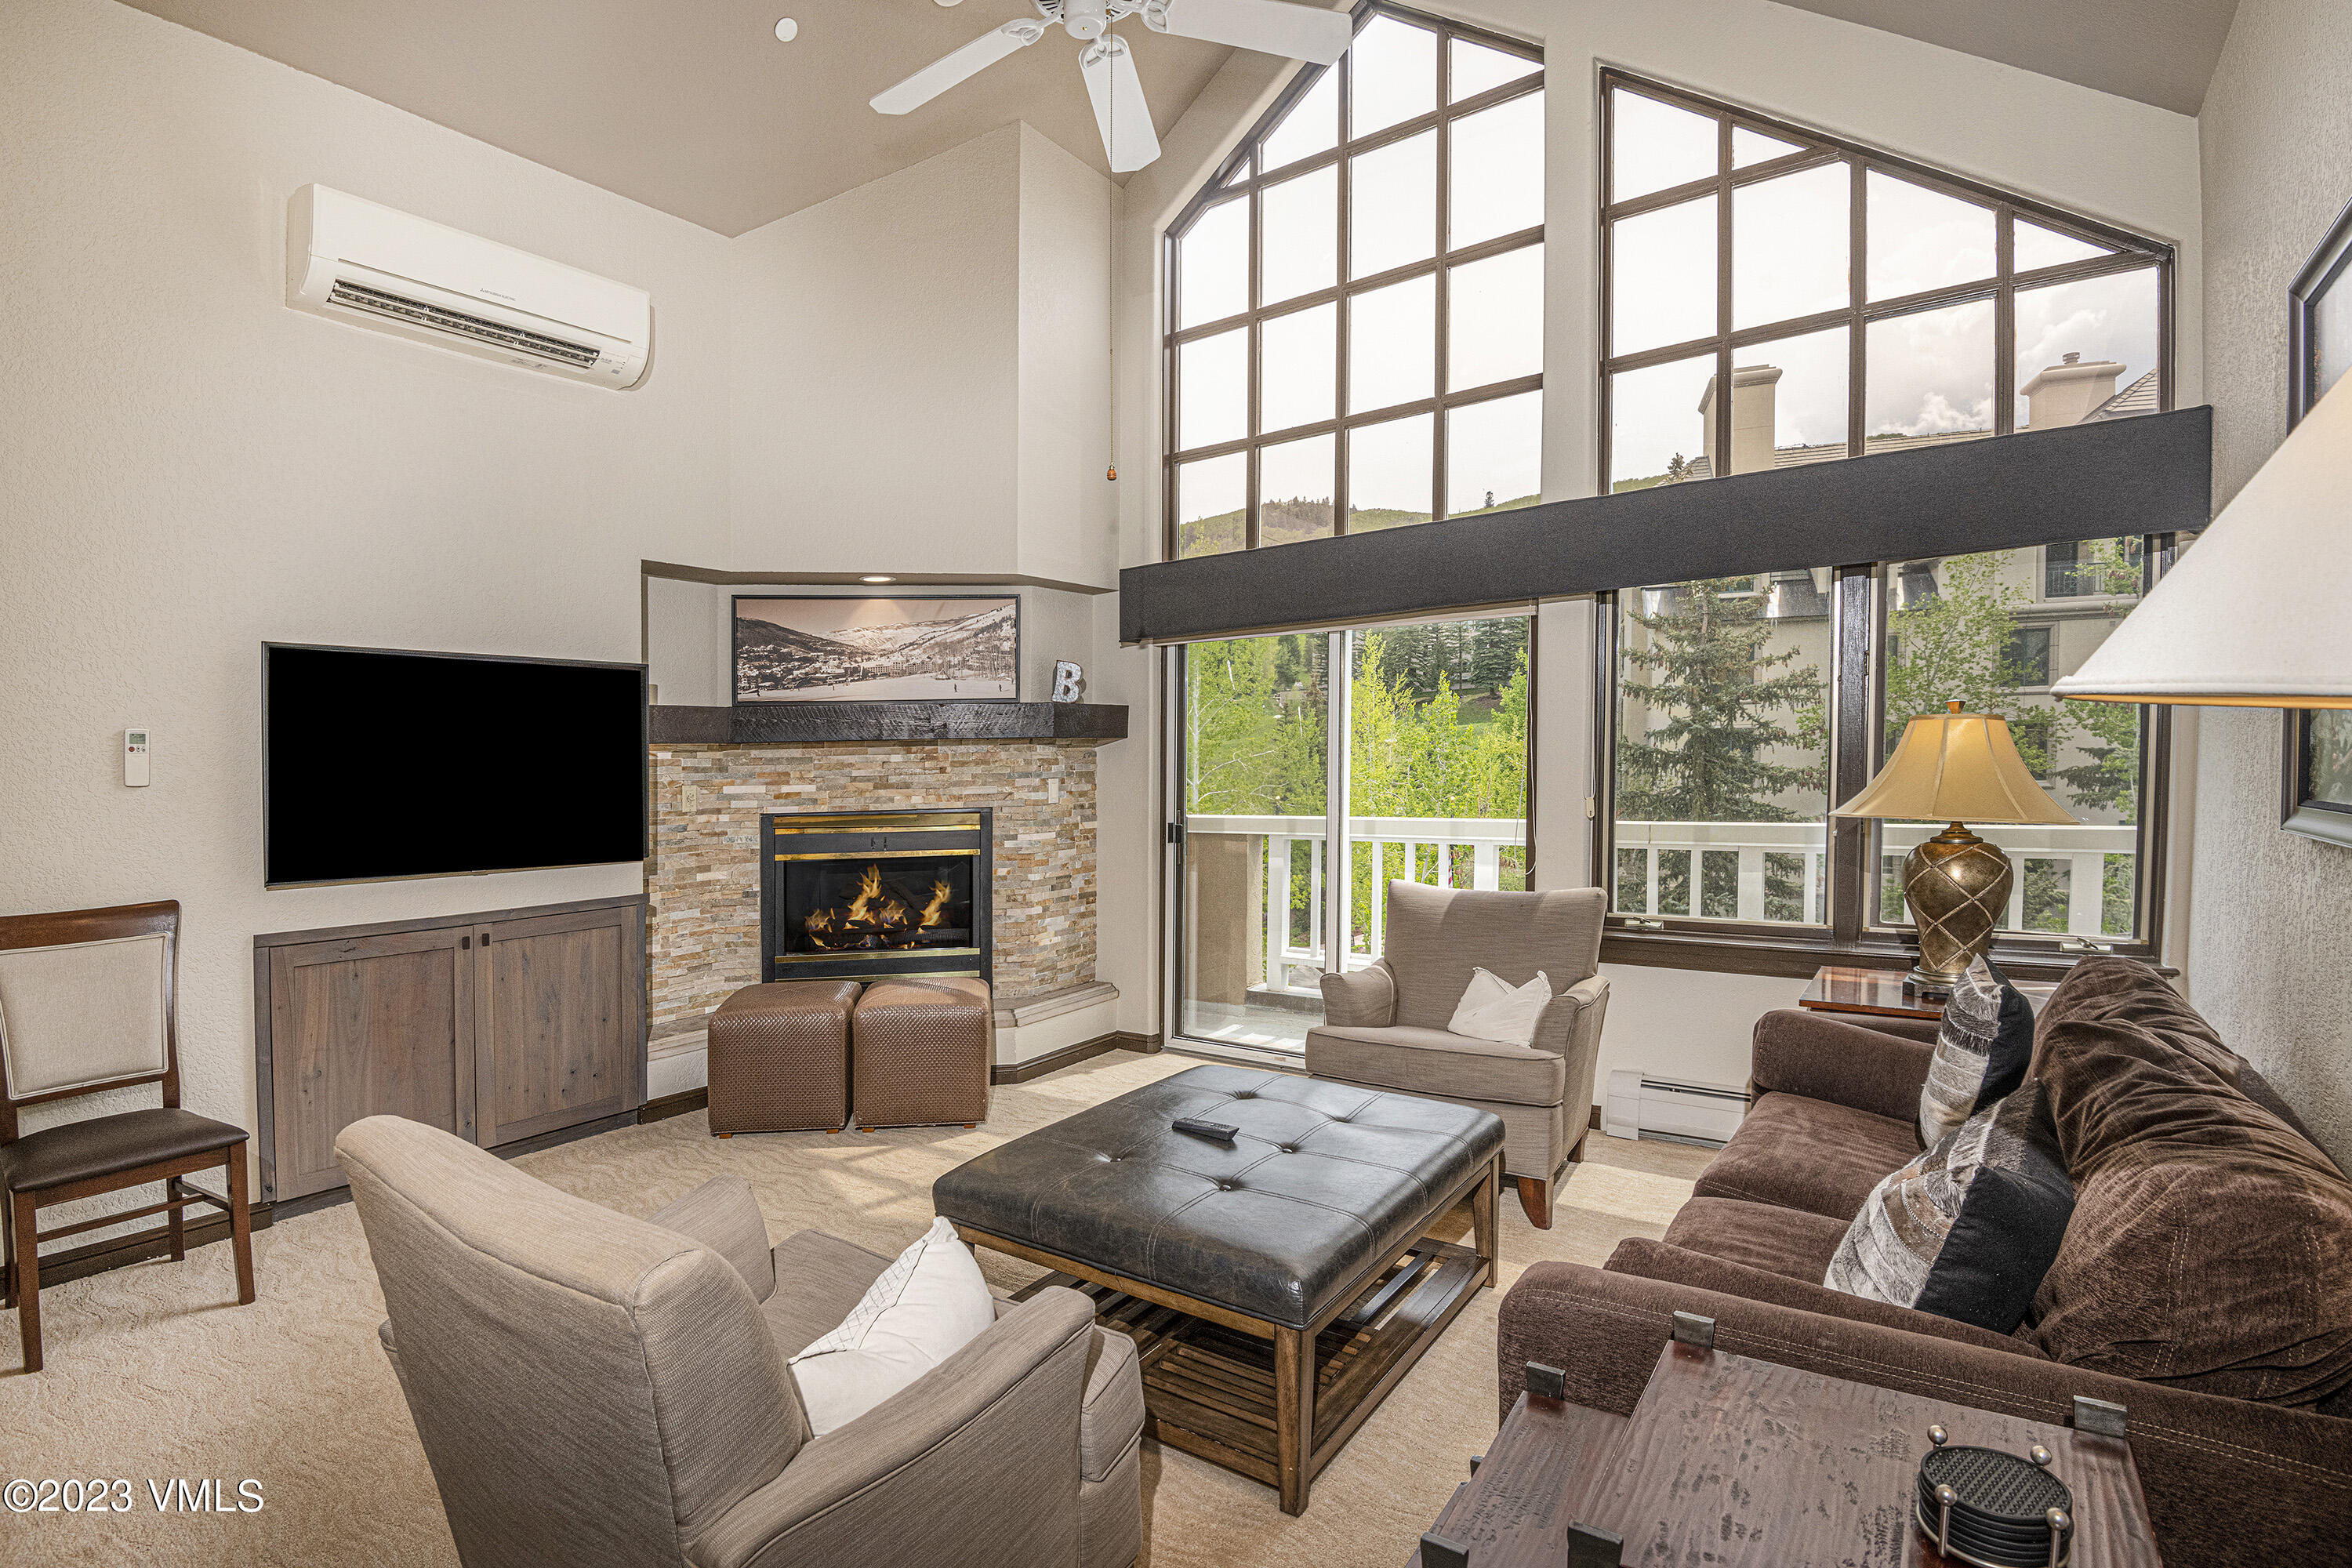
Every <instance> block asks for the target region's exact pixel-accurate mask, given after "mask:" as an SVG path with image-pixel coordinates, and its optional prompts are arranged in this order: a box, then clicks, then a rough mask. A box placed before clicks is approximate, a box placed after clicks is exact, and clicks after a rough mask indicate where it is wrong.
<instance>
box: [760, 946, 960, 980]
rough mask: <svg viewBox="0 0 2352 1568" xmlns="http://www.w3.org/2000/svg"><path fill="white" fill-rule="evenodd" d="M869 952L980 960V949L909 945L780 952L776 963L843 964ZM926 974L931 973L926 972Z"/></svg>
mask: <svg viewBox="0 0 2352 1568" xmlns="http://www.w3.org/2000/svg"><path fill="white" fill-rule="evenodd" d="M867 952H907V953H920V954H922V955H923V956H925V957H929V956H931V955H933V954H938V955H940V956H941V957H946V958H966V957H970V958H978V957H979V956H980V949H978V948H976V947H924V946H922V945H920V944H919V943H909V944H908V945H907V946H905V947H821V948H819V949H817V950H816V951H815V952H780V953H778V954H776V962H777V963H846V962H851V961H853V960H854V959H855V958H856V955H858V954H860V953H867ZM926 973H930V972H929V971H926ZM835 978H838V976H835Z"/></svg>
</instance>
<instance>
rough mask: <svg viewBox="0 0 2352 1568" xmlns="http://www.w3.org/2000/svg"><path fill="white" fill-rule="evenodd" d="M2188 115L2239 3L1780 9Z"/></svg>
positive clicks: (1862, 0) (2036, 0) (1817, 4)
mask: <svg viewBox="0 0 2352 1568" xmlns="http://www.w3.org/2000/svg"><path fill="white" fill-rule="evenodd" d="M1780 3H1781V4H1782V5H1791V6H1794V7H1795V8H1796V9H1798V10H1800V11H1817V12H1819V13H1821V15H1822V16H1836V17H1840V18H1842V19H1843V20H1845V21H1848V22H1859V23H1861V24H1862V25H1863V26H1865V27H1876V28H1878V29H1879V30H1881V31H1882V32H1888V33H1900V34H1902V35H1903V36H1904V37H1909V38H1917V39H1918V40H1919V41H1920V42H1922V43H1927V44H1940V45H1942V46H1943V47H1945V48H1948V49H1958V51H1959V52H1960V53H1962V54H1964V55H1976V56H1979V57H1980V58H1985V59H1989V60H1999V61H2000V63H2001V64H2003V65H2010V66H2016V67H2018V68H2020V69H2021V70H2030V71H2039V72H2041V73H2042V75H2043V76H2054V77H2056V78H2058V79H2060V80H2062V81H2071V82H2074V83H2075V84H2077V85H2078V86H2082V87H2088V88H2096V89H2098V90H2099V91H2101V92H2111V93H2114V94H2115V95H2116V97H2118V98H2133V99H2137V100H2139V101H2140V102H2142V103H2152V104H2155V105H2156V106H2157V107H2158V109H2169V110H2174V111H2175V112H2176V113H2180V114H2194V113H2196V112H2197V110H2198V109H2199V108H2200V107H2201V106H2202V105H2203V103H2204V101H2205V85H2206V83H2208V82H2210V81H2211V80H2212V79H2213V67H2214V64H2215V62H2217V61H2218V60H2220V59H2221V42H2222V40H2223V39H2225V38H2227V37H2229V36H2230V21H2231V17H2233V16H2236V15H2237V11H2238V0H1780Z"/></svg>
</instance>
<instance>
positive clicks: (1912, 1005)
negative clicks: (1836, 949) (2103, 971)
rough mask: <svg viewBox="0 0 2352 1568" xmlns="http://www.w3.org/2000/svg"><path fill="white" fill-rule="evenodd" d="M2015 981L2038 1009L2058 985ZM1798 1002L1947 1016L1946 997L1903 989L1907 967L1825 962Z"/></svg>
mask: <svg viewBox="0 0 2352 1568" xmlns="http://www.w3.org/2000/svg"><path fill="white" fill-rule="evenodd" d="M2014 984H2016V986H2017V988H2018V989H2019V990H2020V991H2021V992H2023V993H2024V994H2025V999H2026V1000H2027V1001H2028V1002H2031V1003H2032V1004H2033V1010H2034V1011H2035V1012H2037V1013H2039V1012H2040V1011H2042V1004H2043V1003H2044V1002H2047V1001H2049V1000H2050V994H2051V993H2052V992H2053V991H2055V990H2057V989H2058V988H2057V987H2056V986H2055V985H2052V984H2047V983H2045V982H2042V981H2033V980H2021V981H2017V982H2014ZM1797 1005H1798V1006H1800V1007H1807V1008H1811V1010H1812V1011H1814V1012H1816V1013H1872V1014H1875V1015H1876V1016H1879V1017H1882V1018H1925V1019H1927V1021H1928V1022H1929V1023H1933V1022H1935V1021H1936V1020H1937V1019H1939V1018H1941V1017H1942V1016H1944V1002H1943V998H1942V997H1940V996H1939V997H1935V998H1933V999H1930V998H1928V997H1926V996H1923V995H1921V994H1918V993H1917V992H1916V991H1906V990H1904V989H1903V971H1901V970H1899V969H1863V968H1859V967H1856V966H1854V965H1852V964H1843V963H1824V964H1822V966H1821V967H1820V968H1819V969H1816V970H1814V971H1813V979H1812V984H1810V985H1808V986H1806V987H1805V994H1803V995H1801V996H1800V997H1798V998H1797Z"/></svg>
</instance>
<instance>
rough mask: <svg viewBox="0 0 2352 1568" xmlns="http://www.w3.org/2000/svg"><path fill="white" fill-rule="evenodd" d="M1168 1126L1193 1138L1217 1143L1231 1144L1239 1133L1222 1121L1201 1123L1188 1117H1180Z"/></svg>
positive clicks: (1236, 1128) (1237, 1129)
mask: <svg viewBox="0 0 2352 1568" xmlns="http://www.w3.org/2000/svg"><path fill="white" fill-rule="evenodd" d="M1168 1125H1169V1126H1171V1127H1172V1128H1174V1129H1175V1130H1176V1131H1179V1132H1190V1133H1191V1134H1192V1136H1193V1137H1195V1138H1206V1139H1209V1140H1211V1141H1212V1142H1218V1143H1230V1142H1233V1141H1234V1133H1236V1132H1239V1131H1241V1129H1240V1128H1238V1127H1228V1126H1227V1125H1225V1123H1223V1122H1222V1121H1197V1120H1195V1119H1194V1118H1192V1117H1190V1116H1180V1117H1178V1118H1177V1119H1176V1120H1175V1121H1171V1122H1170V1123H1169V1124H1168Z"/></svg>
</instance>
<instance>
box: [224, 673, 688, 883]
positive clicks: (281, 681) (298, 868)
mask: <svg viewBox="0 0 2352 1568" xmlns="http://www.w3.org/2000/svg"><path fill="white" fill-rule="evenodd" d="M261 731H262V758H261V777H262V813H261V815H262V836H263V837H262V861H263V865H264V868H265V870H264V879H265V880H266V881H267V882H268V885H269V886H271V887H273V888H282V887H290V886H294V885H298V884H301V883H310V882H362V881H377V880H383V879H391V878H395V877H444V876H456V875H463V874H467V873H473V872H484V871H517V870H527V869H531V868H539V867H546V866H585V865H595V864H599V863H603V862H607V861H615V860H642V859H644V858H645V855H646V669H645V666H643V665H639V664H587V663H581V662H578V661H574V660H567V659H541V658H488V657H484V656H479V655H473V654H453V653H404V652H395V651H393V650H389V649H383V648H358V647H302V646H298V645H294V644H289V643H266V644H264V645H263V647H262V721H261Z"/></svg>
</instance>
